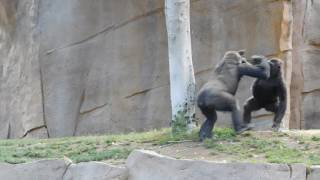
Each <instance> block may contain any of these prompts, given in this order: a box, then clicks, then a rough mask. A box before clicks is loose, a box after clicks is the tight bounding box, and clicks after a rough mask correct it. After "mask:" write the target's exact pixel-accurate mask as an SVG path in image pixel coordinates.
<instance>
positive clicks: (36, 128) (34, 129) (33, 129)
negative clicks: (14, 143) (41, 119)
mask: <svg viewBox="0 0 320 180" xmlns="http://www.w3.org/2000/svg"><path fill="white" fill-rule="evenodd" d="M42 128H46V126H45V125H42V126H38V127H34V128H31V129H29V130H27V131H26V132H25V133H23V136H22V138H25V137H26V136H27V135H28V134H29V133H31V132H32V131H36V130H39V129H42ZM47 131H48V130H47Z"/></svg>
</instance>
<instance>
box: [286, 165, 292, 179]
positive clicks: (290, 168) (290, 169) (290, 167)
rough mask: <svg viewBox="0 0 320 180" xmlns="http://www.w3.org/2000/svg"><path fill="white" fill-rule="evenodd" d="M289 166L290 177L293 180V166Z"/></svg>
mask: <svg viewBox="0 0 320 180" xmlns="http://www.w3.org/2000/svg"><path fill="white" fill-rule="evenodd" d="M287 166H288V168H289V171H290V174H289V175H290V176H289V179H292V174H293V172H292V171H293V170H292V166H291V164H287Z"/></svg>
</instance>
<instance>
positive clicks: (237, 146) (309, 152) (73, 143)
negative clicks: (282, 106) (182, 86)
mask: <svg viewBox="0 0 320 180" xmlns="http://www.w3.org/2000/svg"><path fill="white" fill-rule="evenodd" d="M198 131H199V130H195V131H193V132H192V133H191V134H183V133H179V134H176V135H175V136H172V134H171V130H170V129H161V130H154V131H150V132H145V133H130V134H126V135H106V136H88V137H71V138H60V139H43V140H32V139H21V140H0V162H8V163H12V164H17V163H24V162H30V161H34V160H39V159H60V158H64V157H68V158H69V159H71V160H72V161H73V162H75V163H78V162H86V161H103V160H124V159H126V158H127V157H128V155H129V154H130V152H131V151H132V150H133V149H137V148H143V147H147V148H150V147H158V148H160V147H161V146H163V145H169V146H166V147H170V144H177V143H182V142H184V141H185V140H187V141H194V142H195V144H198V143H199V142H198ZM200 146H203V148H207V149H208V151H210V152H211V155H212V156H219V157H220V158H221V157H223V158H225V159H227V160H231V161H241V162H270V163H306V164H308V165H311V164H320V137H318V136H312V137H307V136H294V135H291V134H290V133H289V134H287V133H272V134H269V135H268V136H267V137H265V136H264V135H261V134H260V135H259V133H255V132H247V133H244V134H243V135H241V136H236V134H235V132H234V131H233V130H232V129H229V128H216V129H215V130H214V138H212V139H208V140H205V142H204V143H200ZM190 158H192V157H190Z"/></svg>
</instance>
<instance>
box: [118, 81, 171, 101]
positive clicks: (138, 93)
mask: <svg viewBox="0 0 320 180" xmlns="http://www.w3.org/2000/svg"><path fill="white" fill-rule="evenodd" d="M165 86H168V84H165V85H161V86H157V87H152V88H148V89H144V90H141V91H137V92H134V93H132V94H130V95H128V96H125V97H124V98H125V99H129V98H132V97H134V96H137V95H140V94H145V93H148V92H149V91H152V90H154V89H158V88H161V87H165Z"/></svg>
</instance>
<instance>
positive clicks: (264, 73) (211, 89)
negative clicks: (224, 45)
mask: <svg viewBox="0 0 320 180" xmlns="http://www.w3.org/2000/svg"><path fill="white" fill-rule="evenodd" d="M243 55H244V52H243V51H239V52H238V51H229V52H226V53H225V55H224V57H223V59H222V61H221V62H220V63H219V64H218V65H217V66H216V68H215V71H214V75H213V78H212V79H211V80H210V81H208V82H207V83H206V84H205V85H204V86H203V87H202V88H201V89H200V91H199V93H198V101H197V104H198V107H199V108H200V109H201V112H202V113H203V114H204V116H205V117H206V120H205V122H204V123H203V124H202V126H201V129H200V134H199V136H200V141H202V140H204V139H205V138H211V137H212V129H213V126H214V124H215V122H216V120H217V114H216V111H231V112H232V122H233V127H234V129H235V131H236V132H237V133H241V132H242V131H244V130H246V129H245V128H244V126H243V125H242V123H243V122H242V114H241V113H240V107H239V103H238V100H237V99H236V98H235V97H234V95H235V93H236V91H237V88H238V84H239V81H240V80H241V77H242V76H244V75H247V76H251V77H257V78H262V79H267V78H269V73H270V65H269V63H268V62H267V59H266V58H265V57H264V56H259V57H258V56H257V57H256V58H255V60H259V61H260V64H257V65H255V66H254V65H251V64H250V63H248V62H247V61H246V59H245V58H244V57H243Z"/></svg>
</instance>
